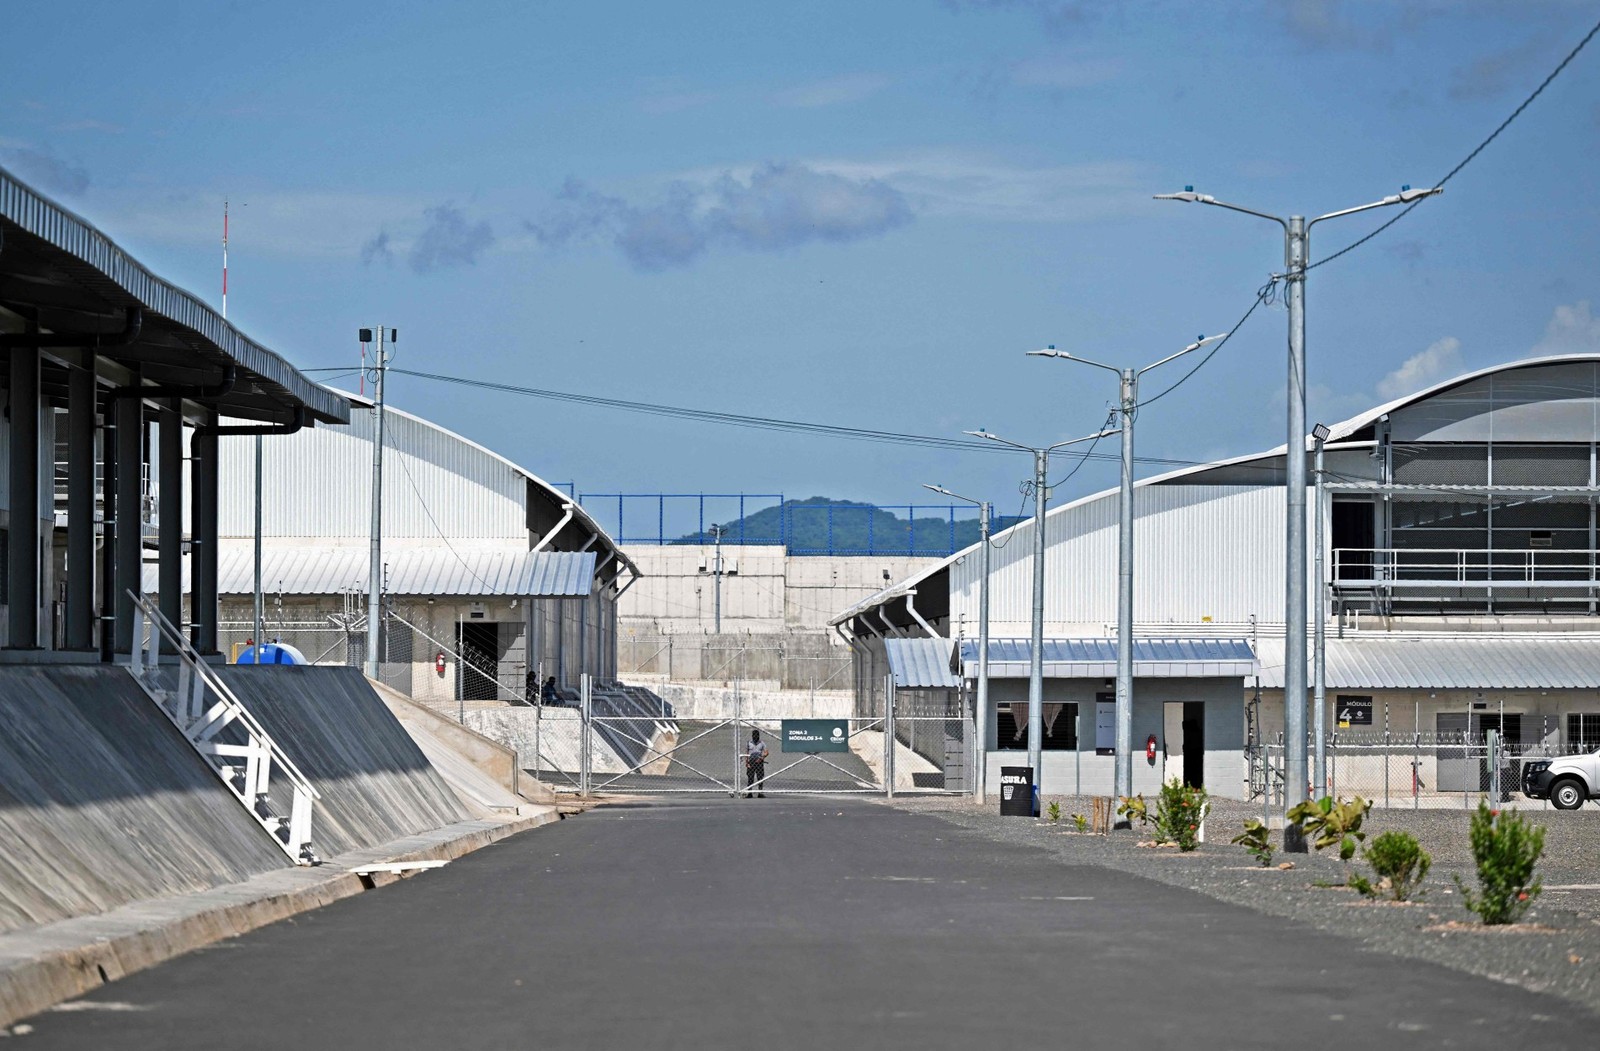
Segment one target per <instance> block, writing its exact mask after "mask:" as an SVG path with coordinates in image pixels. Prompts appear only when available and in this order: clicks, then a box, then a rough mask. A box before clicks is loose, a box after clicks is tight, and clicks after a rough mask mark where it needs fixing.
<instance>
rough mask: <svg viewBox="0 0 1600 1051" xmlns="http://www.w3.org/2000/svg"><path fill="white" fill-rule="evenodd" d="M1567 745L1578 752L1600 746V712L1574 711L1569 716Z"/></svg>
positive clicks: (1589, 750) (1588, 750) (1590, 750)
mask: <svg viewBox="0 0 1600 1051" xmlns="http://www.w3.org/2000/svg"><path fill="white" fill-rule="evenodd" d="M1567 747H1568V748H1569V749H1571V750H1573V751H1577V752H1592V751H1594V750H1595V749H1596V748H1600V712H1573V713H1572V714H1571V715H1568V716H1567Z"/></svg>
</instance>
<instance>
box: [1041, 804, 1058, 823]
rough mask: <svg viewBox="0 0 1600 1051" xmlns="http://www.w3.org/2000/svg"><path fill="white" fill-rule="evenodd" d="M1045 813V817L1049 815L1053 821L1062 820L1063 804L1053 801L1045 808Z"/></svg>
mask: <svg viewBox="0 0 1600 1051" xmlns="http://www.w3.org/2000/svg"><path fill="white" fill-rule="evenodd" d="M1044 815H1045V817H1048V818H1049V819H1050V820H1051V821H1060V820H1061V804H1060V803H1051V804H1050V805H1049V806H1047V807H1045V808H1044Z"/></svg>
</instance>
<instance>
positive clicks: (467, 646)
mask: <svg viewBox="0 0 1600 1051" xmlns="http://www.w3.org/2000/svg"><path fill="white" fill-rule="evenodd" d="M456 653H457V654H458V655H459V656H460V658H461V659H460V660H459V661H458V662H457V664H456V668H457V673H456V689H457V691H458V692H457V694H456V696H457V697H458V698H460V699H462V700H466V701H494V700H499V698H500V625H499V624H496V623H495V622H493V621H468V622H463V623H461V624H460V625H458V627H457V631H456Z"/></svg>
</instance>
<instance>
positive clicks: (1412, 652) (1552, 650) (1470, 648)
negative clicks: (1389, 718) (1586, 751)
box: [1256, 636, 1600, 690]
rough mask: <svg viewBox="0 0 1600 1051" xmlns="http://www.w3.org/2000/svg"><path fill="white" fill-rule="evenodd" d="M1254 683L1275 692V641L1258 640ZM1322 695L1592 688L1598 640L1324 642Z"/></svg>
mask: <svg viewBox="0 0 1600 1051" xmlns="http://www.w3.org/2000/svg"><path fill="white" fill-rule="evenodd" d="M1256 646H1257V648H1258V649H1259V651H1260V653H1261V685H1262V686H1264V687H1267V688H1269V689H1282V688H1283V639H1281V638H1278V639H1262V640H1261V641H1260V642H1258V643H1257V644H1256ZM1327 669H1328V678H1327V682H1328V689H1330V690H1594V689H1600V638H1595V637H1592V636H1589V637H1579V638H1570V639H1563V638H1551V637H1549V636H1542V637H1538V638H1507V637H1505V636H1499V637H1495V638H1477V637H1468V638H1463V637H1460V636H1457V637H1453V638H1428V637H1420V638H1418V637H1412V638H1382V639H1348V638H1347V639H1329V640H1328V657H1327Z"/></svg>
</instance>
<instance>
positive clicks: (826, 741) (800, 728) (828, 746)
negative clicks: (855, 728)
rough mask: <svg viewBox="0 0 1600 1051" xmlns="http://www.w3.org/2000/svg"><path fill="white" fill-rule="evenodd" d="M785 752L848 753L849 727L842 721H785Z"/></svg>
mask: <svg viewBox="0 0 1600 1051" xmlns="http://www.w3.org/2000/svg"><path fill="white" fill-rule="evenodd" d="M783 750H784V751H785V752H848V751H849V750H850V726H849V724H848V722H847V721H846V720H844V719H785V720H784V721H783Z"/></svg>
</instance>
